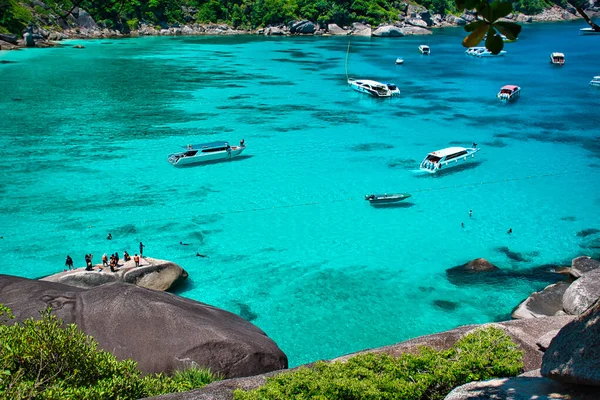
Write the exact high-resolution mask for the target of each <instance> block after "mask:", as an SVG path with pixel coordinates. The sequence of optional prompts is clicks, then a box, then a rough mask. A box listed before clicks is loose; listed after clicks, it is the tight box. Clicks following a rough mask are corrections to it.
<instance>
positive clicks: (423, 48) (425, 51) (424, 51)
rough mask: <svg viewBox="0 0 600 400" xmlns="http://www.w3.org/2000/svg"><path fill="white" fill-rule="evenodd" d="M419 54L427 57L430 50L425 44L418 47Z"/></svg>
mask: <svg viewBox="0 0 600 400" xmlns="http://www.w3.org/2000/svg"><path fill="white" fill-rule="evenodd" d="M419 53H421V54H424V55H426V56H428V55H429V53H431V49H430V48H429V46H427V45H426V44H422V45H420V46H419Z"/></svg>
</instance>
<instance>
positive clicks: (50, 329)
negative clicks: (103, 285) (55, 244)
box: [0, 304, 218, 400]
mask: <svg viewBox="0 0 600 400" xmlns="http://www.w3.org/2000/svg"><path fill="white" fill-rule="evenodd" d="M11 319H13V316H12V314H11V312H10V310H9V309H8V308H6V307H5V306H4V305H2V304H0V398H1V399H98V400H101V399H121V400H126V399H139V398H142V397H149V396H157V395H160V394H165V393H174V392H184V391H188V390H191V389H195V388H198V387H202V386H204V385H206V384H208V383H210V382H213V381H215V380H217V379H218V377H216V376H215V375H213V374H211V373H210V371H208V370H206V369H189V370H186V371H181V372H178V373H176V374H175V375H174V376H172V377H171V376H167V375H163V374H157V375H148V376H145V377H142V376H141V372H140V371H139V370H138V369H137V364H136V362H134V361H132V360H126V361H118V360H117V359H116V358H115V357H114V356H113V355H112V354H110V353H108V352H106V351H102V350H98V348H97V343H96V342H95V341H94V339H93V338H91V337H90V336H86V335H85V334H84V333H83V332H81V331H80V330H79V329H78V328H77V326H76V325H74V324H69V325H66V326H65V324H64V323H63V322H62V321H60V320H58V319H57V318H56V317H55V316H53V315H51V314H50V312H49V311H46V312H44V313H42V316H41V319H39V320H34V319H33V318H31V319H28V320H26V321H24V322H23V323H16V324H11V323H10V322H11V321H10V320H11Z"/></svg>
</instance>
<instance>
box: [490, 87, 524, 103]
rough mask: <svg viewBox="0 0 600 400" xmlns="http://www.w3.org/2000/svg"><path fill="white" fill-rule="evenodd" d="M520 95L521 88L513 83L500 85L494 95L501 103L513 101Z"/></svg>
mask: <svg viewBox="0 0 600 400" xmlns="http://www.w3.org/2000/svg"><path fill="white" fill-rule="evenodd" d="M520 96H521V88H520V87H519V86H515V85H505V86H502V88H501V89H500V91H499V92H498V94H497V95H496V97H498V98H499V99H500V101H501V102H503V103H508V102H510V101H514V100H516V99H518V98H519V97H520Z"/></svg>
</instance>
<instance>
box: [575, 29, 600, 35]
mask: <svg viewBox="0 0 600 400" xmlns="http://www.w3.org/2000/svg"><path fill="white" fill-rule="evenodd" d="M579 34H580V35H600V31H597V30H595V29H594V28H581V29H580V30H579Z"/></svg>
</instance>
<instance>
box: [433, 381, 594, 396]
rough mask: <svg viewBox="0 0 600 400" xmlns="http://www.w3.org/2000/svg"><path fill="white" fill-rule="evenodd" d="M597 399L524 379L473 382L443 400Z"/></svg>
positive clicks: (559, 385)
mask: <svg viewBox="0 0 600 400" xmlns="http://www.w3.org/2000/svg"><path fill="white" fill-rule="evenodd" d="M532 399H536V400H560V399H562V400H597V399H598V394H597V392H596V391H595V390H593V389H590V388H582V387H579V386H575V385H565V384H562V383H559V382H554V381H553V380H551V379H547V378H536V377H525V376H519V377H516V378H504V379H490V380H488V381H482V382H471V383H467V384H465V385H462V386H459V387H457V388H455V389H454V390H452V391H451V392H450V393H448V395H447V396H446V397H445V398H444V400H532Z"/></svg>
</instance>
